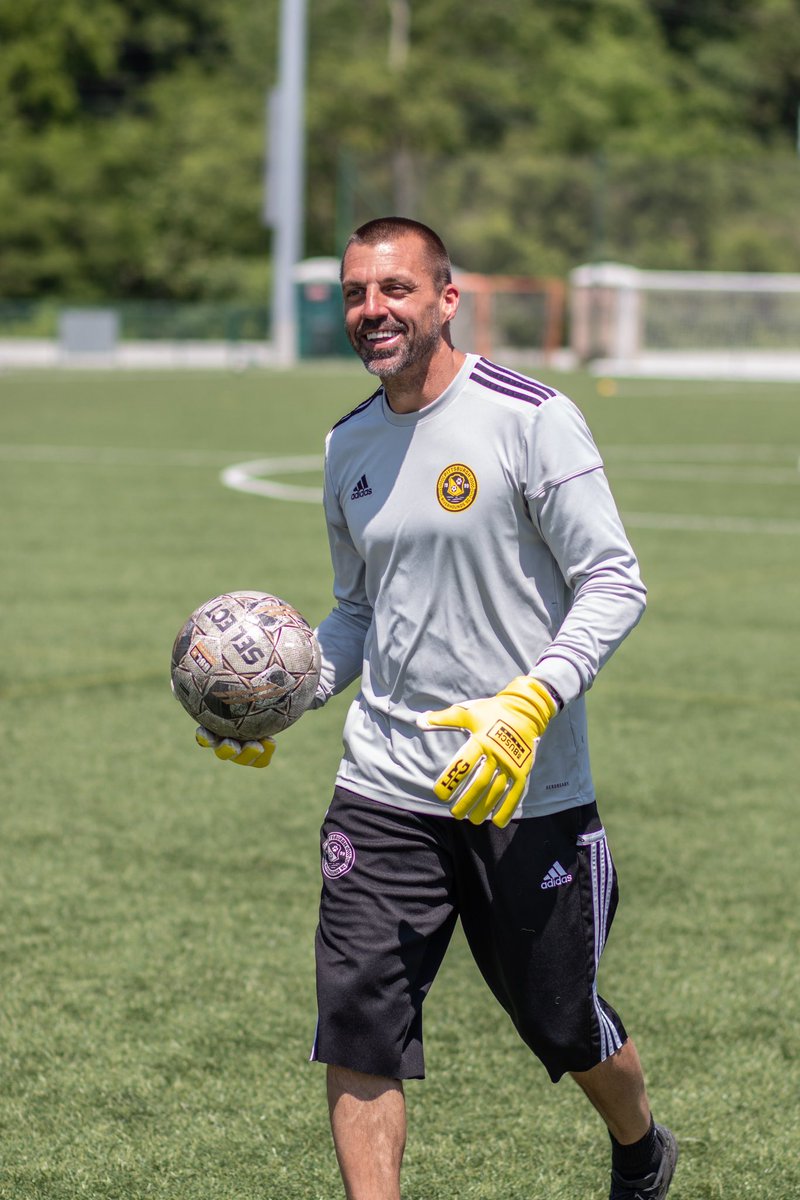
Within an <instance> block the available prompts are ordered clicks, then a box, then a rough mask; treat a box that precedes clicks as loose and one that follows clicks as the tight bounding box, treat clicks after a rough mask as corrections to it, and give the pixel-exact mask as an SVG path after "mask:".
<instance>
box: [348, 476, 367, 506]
mask: <svg viewBox="0 0 800 1200" xmlns="http://www.w3.org/2000/svg"><path fill="white" fill-rule="evenodd" d="M371 495H372V488H371V487H370V486H369V483H368V482H367V477H366V475H362V476H361V478H360V479H359V481H358V483H357V484H356V486H355V487H354V488H353V490H352V492H351V493H350V499H351V500H363V499H364V497H365V496H371Z"/></svg>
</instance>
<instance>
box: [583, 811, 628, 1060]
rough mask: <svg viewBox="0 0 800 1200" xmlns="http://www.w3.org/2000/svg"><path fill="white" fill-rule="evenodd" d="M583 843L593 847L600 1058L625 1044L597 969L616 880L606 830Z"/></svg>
mask: <svg viewBox="0 0 800 1200" xmlns="http://www.w3.org/2000/svg"><path fill="white" fill-rule="evenodd" d="M580 840H581V842H582V844H584V845H588V846H589V848H590V863H591V875H592V909H593V912H594V982H593V984H592V996H593V999H594V1008H595V1012H596V1014H597V1022H598V1025H599V1027H600V1061H601V1062H603V1061H604V1060H605V1059H606V1058H609V1057H610V1055H612V1054H615V1053H616V1052H617V1050H619V1049H621V1047H622V1039H621V1038H620V1036H619V1033H618V1032H617V1029H616V1027H615V1026H614V1024H613V1022H612V1021H611V1019H610V1018H609V1017H608V1016H607V1014H606V1013H605V1011H604V1009H603V1007H602V1005H601V1004H600V1001H599V1000H598V998H597V970H598V967H599V966H600V955H601V954H602V953H603V947H604V946H605V944H606V937H607V935H608V914H609V910H610V908H611V895H612V890H613V883H614V868H613V865H612V862H611V851H610V850H609V848H608V842H607V841H606V835H605V830H603V829H599V830H597V832H596V833H592V834H587V835H584V837H583V838H582V839H580Z"/></svg>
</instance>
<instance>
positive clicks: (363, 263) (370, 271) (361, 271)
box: [342, 234, 431, 283]
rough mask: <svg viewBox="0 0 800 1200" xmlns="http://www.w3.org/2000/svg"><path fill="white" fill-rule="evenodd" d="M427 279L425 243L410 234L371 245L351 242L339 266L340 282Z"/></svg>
mask: <svg viewBox="0 0 800 1200" xmlns="http://www.w3.org/2000/svg"><path fill="white" fill-rule="evenodd" d="M424 276H428V277H430V276H431V266H430V260H429V257H428V253H427V248H426V246H425V243H424V242H423V241H422V239H421V238H419V237H416V236H415V235H413V234H410V235H407V236H405V237H399V238H392V239H391V240H387V241H381V242H376V243H375V245H374V246H370V245H366V244H364V243H360V242H354V243H353V245H352V246H350V247H349V248H348V250H347V252H346V254H345V256H344V260H343V263H342V282H343V283H348V282H351V283H365V282H367V281H369V280H372V279H376V280H378V281H380V280H382V279H401V278H402V279H408V278H412V279H420V278H422V277H424Z"/></svg>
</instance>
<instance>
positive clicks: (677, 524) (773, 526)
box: [622, 510, 800, 537]
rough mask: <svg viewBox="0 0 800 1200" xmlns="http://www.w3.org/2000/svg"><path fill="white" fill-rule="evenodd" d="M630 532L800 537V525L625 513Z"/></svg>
mask: <svg viewBox="0 0 800 1200" xmlns="http://www.w3.org/2000/svg"><path fill="white" fill-rule="evenodd" d="M622 519H623V521H624V523H625V525H627V526H628V528H629V529H666V530H675V531H677V532H680V533H734V534H737V535H742V534H746V533H755V534H758V536H759V537H760V536H762V535H763V534H788V535H789V536H791V537H797V536H800V521H788V520H782V519H781V518H780V517H701V516H695V515H694V514H692V513H636V512H628V511H627V510H623V512H622Z"/></svg>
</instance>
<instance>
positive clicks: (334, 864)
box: [322, 833, 356, 879]
mask: <svg viewBox="0 0 800 1200" xmlns="http://www.w3.org/2000/svg"><path fill="white" fill-rule="evenodd" d="M355 861H356V852H355V847H354V846H353V843H352V842H351V841H350V838H349V837H347V836H346V835H345V834H343V833H329V834H328V836H327V837H326V838H325V841H324V842H323V843H322V874H323V875H324V876H325V877H326V878H327V879H339V878H340V876H342V875H346V874H347V872H348V871H350V870H352V868H353V864H354V863H355Z"/></svg>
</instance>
